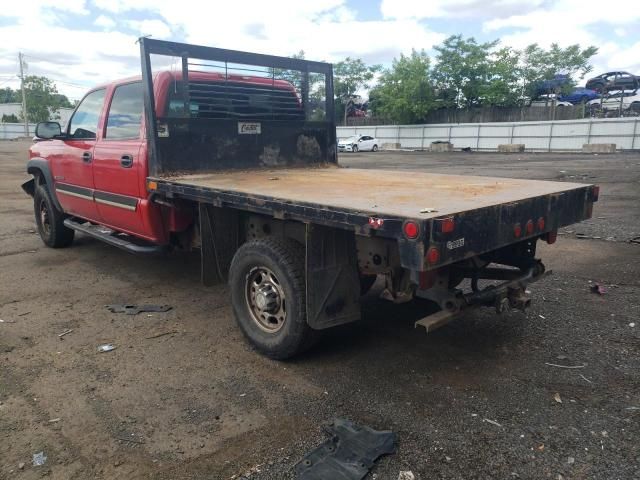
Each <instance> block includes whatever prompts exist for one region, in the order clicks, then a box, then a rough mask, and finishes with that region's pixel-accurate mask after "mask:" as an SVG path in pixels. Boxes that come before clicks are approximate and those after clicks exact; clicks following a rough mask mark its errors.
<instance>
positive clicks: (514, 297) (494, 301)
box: [415, 260, 552, 333]
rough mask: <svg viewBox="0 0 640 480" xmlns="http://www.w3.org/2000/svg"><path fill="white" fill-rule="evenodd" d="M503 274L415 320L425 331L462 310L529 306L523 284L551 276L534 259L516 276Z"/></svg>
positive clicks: (511, 273)
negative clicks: (493, 282)
mask: <svg viewBox="0 0 640 480" xmlns="http://www.w3.org/2000/svg"><path fill="white" fill-rule="evenodd" d="M496 271H497V269H492V273H491V275H492V278H496V277H497V275H496ZM504 272H505V277H507V278H509V280H507V281H505V282H504V283H501V284H499V285H491V286H489V287H487V288H484V289H483V290H479V291H475V292H471V293H467V294H464V295H462V296H460V297H458V299H459V301H458V305H457V306H456V308H452V309H450V310H444V309H443V310H441V311H439V312H436V313H434V314H432V315H428V316H426V317H424V318H422V319H420V320H418V321H417V322H416V323H415V326H416V327H417V326H418V325H420V326H422V327H425V328H426V329H427V333H428V332H432V331H433V330H435V329H436V328H440V327H442V326H443V325H446V324H447V323H449V322H450V321H451V320H453V318H455V317H456V316H458V315H459V314H460V313H462V312H464V311H468V310H469V309H472V308H473V309H475V308H479V307H494V308H495V310H496V313H499V314H500V313H504V312H506V311H508V310H509V309H517V310H521V311H524V310H525V309H527V308H528V307H529V306H531V298H530V297H529V295H528V294H527V291H526V286H527V285H529V284H530V283H533V282H537V281H538V280H540V279H541V278H543V277H545V276H547V275H550V274H551V273H552V272H551V270H549V271H545V267H544V265H543V264H542V262H540V261H539V260H537V261H536V262H535V263H534V264H533V265H531V266H530V267H529V268H527V269H526V270H525V271H524V273H522V274H521V275H519V276H515V275H514V271H513V270H505V271H504Z"/></svg>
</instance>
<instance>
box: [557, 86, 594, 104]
mask: <svg viewBox="0 0 640 480" xmlns="http://www.w3.org/2000/svg"><path fill="white" fill-rule="evenodd" d="M597 98H600V94H599V93H598V92H596V91H595V90H591V89H588V88H584V87H576V88H575V89H574V90H573V91H572V92H571V93H568V94H566V95H560V96H559V97H558V100H560V101H562V102H569V103H572V104H574V105H575V104H576V103H587V102H589V101H591V100H595V99H597Z"/></svg>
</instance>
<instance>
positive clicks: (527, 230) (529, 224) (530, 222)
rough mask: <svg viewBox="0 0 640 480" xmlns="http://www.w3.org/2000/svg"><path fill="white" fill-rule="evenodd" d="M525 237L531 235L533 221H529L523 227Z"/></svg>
mask: <svg viewBox="0 0 640 480" xmlns="http://www.w3.org/2000/svg"><path fill="white" fill-rule="evenodd" d="M525 230H526V232H527V235H533V220H529V221H528V222H527V225H526V226H525Z"/></svg>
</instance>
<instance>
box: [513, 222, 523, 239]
mask: <svg viewBox="0 0 640 480" xmlns="http://www.w3.org/2000/svg"><path fill="white" fill-rule="evenodd" d="M521 235H522V227H521V226H520V224H519V223H516V224H515V225H514V226H513V236H514V237H516V238H520V236H521Z"/></svg>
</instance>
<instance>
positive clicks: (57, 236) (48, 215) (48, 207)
mask: <svg viewBox="0 0 640 480" xmlns="http://www.w3.org/2000/svg"><path fill="white" fill-rule="evenodd" d="M33 209H34V212H35V216H36V225H37V226H38V233H39V234H40V238H41V239H42V241H43V242H44V244H45V245H47V246H48V247H52V248H62V247H68V246H69V245H71V243H72V242H73V235H74V231H73V230H72V229H70V228H67V227H65V226H64V223H63V222H64V214H63V213H62V212H60V211H59V210H58V209H57V208H56V207H55V205H54V203H53V200H52V199H51V193H50V192H49V188H48V187H47V185H46V184H42V185H38V187H37V188H36V191H35V194H34V196H33Z"/></svg>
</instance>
